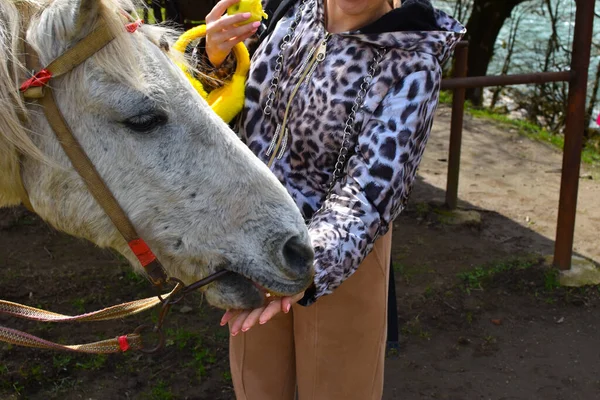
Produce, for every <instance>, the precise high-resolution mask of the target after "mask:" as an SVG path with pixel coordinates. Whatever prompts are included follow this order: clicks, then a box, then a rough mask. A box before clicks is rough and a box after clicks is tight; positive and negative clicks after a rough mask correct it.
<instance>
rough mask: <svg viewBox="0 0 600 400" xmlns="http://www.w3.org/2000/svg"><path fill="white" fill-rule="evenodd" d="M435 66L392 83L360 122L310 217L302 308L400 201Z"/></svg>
mask: <svg viewBox="0 0 600 400" xmlns="http://www.w3.org/2000/svg"><path fill="white" fill-rule="evenodd" d="M440 80H441V70H440V68H439V67H438V68H435V69H433V70H420V71H418V72H413V73H411V74H409V75H407V76H405V77H404V79H402V80H400V81H398V82H397V83H396V84H395V85H392V86H391V87H390V89H389V90H388V93H387V95H386V96H385V97H384V98H383V99H382V101H381V103H380V104H379V105H378V106H377V108H376V110H375V112H374V113H373V115H372V116H371V117H370V118H369V119H368V120H367V121H366V122H365V124H364V126H363V127H362V129H361V132H360V133H359V135H358V138H357V143H356V151H355V153H354V154H353V155H352V156H351V157H350V158H349V159H348V164H347V170H346V175H345V177H344V178H343V179H342V180H341V181H340V182H338V183H337V185H336V186H335V188H334V190H333V192H332V194H331V196H330V197H329V198H328V199H326V200H325V201H324V202H323V204H322V206H321V208H320V209H319V210H318V211H317V213H316V214H315V215H314V216H313V218H312V220H311V222H310V224H309V233H310V235H311V240H312V244H313V247H314V250H315V270H316V273H315V278H314V284H313V286H312V287H311V288H309V289H308V290H307V291H306V294H305V296H304V298H303V299H302V300H301V301H300V304H301V305H304V306H308V305H310V304H312V303H314V302H315V301H316V300H317V299H318V298H319V297H321V296H324V295H327V294H330V293H332V292H333V291H334V290H335V289H336V288H337V287H338V286H339V285H340V284H341V283H342V282H343V281H344V280H345V279H347V278H348V277H350V276H351V275H352V274H353V273H354V272H355V271H356V269H357V268H358V266H359V264H360V263H361V262H362V261H363V259H364V258H365V257H366V256H367V255H368V254H369V252H370V251H371V249H372V248H373V244H374V242H375V240H376V239H377V238H378V237H379V236H381V235H383V234H385V233H386V232H387V231H388V230H389V228H390V225H391V223H392V222H393V221H394V219H395V218H396V217H397V216H398V215H399V214H400V212H401V211H402V210H403V208H404V207H405V205H406V202H407V200H408V196H409V193H410V191H411V188H412V184H413V181H414V179H415V175H416V172H417V168H418V166H419V163H420V161H421V157H422V155H423V151H424V150H425V144H426V142H427V139H428V137H429V133H430V131H431V126H432V123H433V117H434V113H435V109H436V107H437V104H438V97H439V87H440Z"/></svg>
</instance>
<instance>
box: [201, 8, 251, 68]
mask: <svg viewBox="0 0 600 400" xmlns="http://www.w3.org/2000/svg"><path fill="white" fill-rule="evenodd" d="M235 3H237V0H221V1H220V2H219V3H217V5H216V6H215V7H214V8H213V10H212V11H211V12H210V13H209V14H208V15H207V16H206V54H207V55H208V59H209V60H210V62H211V64H212V65H213V66H215V67H219V66H220V65H221V64H222V63H223V61H225V59H226V58H227V56H228V55H229V53H230V52H231V49H232V48H233V47H234V46H235V45H236V44H238V43H240V42H242V41H244V40H246V39H248V38H249V37H250V36H252V35H253V34H254V33H255V32H256V31H257V30H258V27H259V26H260V22H259V21H255V22H253V23H251V24H245V25H240V23H242V22H244V21H246V20H247V19H248V18H250V16H251V15H252V14H250V13H239V14H234V15H223V13H224V12H225V11H226V10H227V7H229V6H231V5H233V4H235Z"/></svg>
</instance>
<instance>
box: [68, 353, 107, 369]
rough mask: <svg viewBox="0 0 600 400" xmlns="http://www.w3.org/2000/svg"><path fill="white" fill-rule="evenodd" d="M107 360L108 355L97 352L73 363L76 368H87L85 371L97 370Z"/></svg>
mask: <svg viewBox="0 0 600 400" xmlns="http://www.w3.org/2000/svg"><path fill="white" fill-rule="evenodd" d="M107 360H108V356H107V355H106V354H97V355H93V356H89V358H86V359H85V360H84V361H82V362H78V363H76V364H75V367H76V368H77V369H82V370H87V371H98V370H100V369H101V368H102V367H103V366H104V364H106V361H107Z"/></svg>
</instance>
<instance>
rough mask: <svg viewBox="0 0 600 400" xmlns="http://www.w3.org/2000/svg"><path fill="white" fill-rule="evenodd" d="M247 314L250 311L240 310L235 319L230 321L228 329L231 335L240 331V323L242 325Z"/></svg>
mask: <svg viewBox="0 0 600 400" xmlns="http://www.w3.org/2000/svg"><path fill="white" fill-rule="evenodd" d="M248 315H250V311H242V312H240V314H239V315H238V316H237V317H236V319H235V320H233V321H232V322H230V328H229V329H230V331H231V334H232V335H233V336H235V335H237V334H238V333H240V330H241V329H242V325H243V323H244V321H245V320H246V317H248Z"/></svg>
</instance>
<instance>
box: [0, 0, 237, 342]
mask: <svg viewBox="0 0 600 400" xmlns="http://www.w3.org/2000/svg"><path fill="white" fill-rule="evenodd" d="M19 6H20V10H21V14H22V20H23V21H25V22H24V26H23V27H22V32H21V35H22V36H21V38H20V40H21V44H22V48H23V51H22V54H24V55H26V56H25V62H24V64H25V66H26V68H27V70H28V71H30V70H34V68H36V69H37V68H38V65H37V59H36V56H35V52H34V51H33V49H31V47H30V46H28V44H27V42H26V40H25V32H26V30H27V26H26V25H27V24H28V22H29V20H30V18H29V17H30V16H31V15H30V13H31V10H30V9H29V7H28V6H27V5H26V4H19ZM124 16H125V17H126V18H127V19H128V21H126V23H125V29H127V31H128V32H130V33H134V32H135V31H136V30H137V28H138V27H139V26H140V24H141V23H142V21H139V20H138V21H133V20H132V19H131V17H130V16H129V15H124ZM113 39H115V35H114V33H113V32H112V31H111V30H110V28H109V27H108V26H107V25H106V24H105V23H104V22H101V23H100V24H99V26H98V27H97V28H96V29H95V30H94V31H93V32H91V33H90V34H88V35H87V36H86V37H85V38H83V39H82V40H80V41H79V42H78V43H77V44H75V45H74V46H73V47H71V48H69V49H68V50H67V51H65V52H64V53H63V54H62V55H60V56H59V57H57V58H56V59H55V60H54V61H52V62H51V63H50V64H48V65H47V66H46V67H45V68H41V69H37V71H38V72H36V73H35V74H34V75H33V76H31V77H30V78H29V79H27V80H25V82H24V83H23V84H22V85H21V87H20V91H21V93H22V95H23V97H24V98H25V100H26V101H37V102H38V104H40V105H41V106H42V109H43V111H44V115H45V117H46V119H47V121H48V123H49V124H50V126H51V128H52V130H53V131H54V134H55V135H56V137H57V139H58V141H59V142H60V144H61V147H62V149H63V150H64V152H65V153H66V154H67V156H68V158H69V160H70V161H71V164H72V165H73V168H74V169H75V170H76V171H77V173H78V174H79V175H80V176H81V178H82V179H83V181H84V183H85V184H86V186H87V188H88V190H89V191H90V193H91V194H92V196H93V197H94V198H95V199H96V201H97V202H98V204H99V205H100V206H101V207H102V209H103V210H104V212H105V213H106V214H107V215H108V217H109V218H110V219H111V221H112V222H113V224H114V225H115V227H116V228H117V230H118V231H119V232H120V234H121V235H122V236H123V238H124V239H125V240H126V241H127V243H128V245H129V247H130V248H131V250H132V251H133V253H134V254H135V256H136V257H137V259H138V260H139V262H140V264H141V265H142V266H143V267H144V270H145V272H146V275H147V277H148V279H149V281H150V282H151V283H152V284H153V285H154V286H155V287H156V288H157V289H159V290H165V287H166V286H168V285H171V286H173V285H174V287H173V288H172V290H171V291H170V292H169V293H168V294H166V295H164V296H161V295H158V296H157V297H154V298H148V299H142V300H136V301H134V302H130V303H125V304H121V305H117V306H113V307H109V308H106V309H103V310H100V311H97V312H94V313H88V314H84V315H80V316H75V317H71V316H65V315H60V314H55V313H50V312H48V311H44V310H39V309H35V308H31V307H28V306H23V305H19V304H16V303H12V302H7V301H3V300H0V314H2V313H4V314H9V315H12V316H17V317H22V318H27V319H32V320H36V321H46V322H58V321H61V322H65V321H79V322H82V321H99V320H106V319H114V318H122V317H124V316H128V315H133V314H136V313H138V312H141V311H144V310H146V309H149V308H152V307H154V306H155V305H158V304H162V310H161V312H160V315H159V319H158V323H156V324H155V325H154V326H152V325H142V326H140V327H138V329H136V331H135V332H134V333H133V334H130V335H123V336H119V337H117V338H115V339H109V340H107V341H102V342H96V343H91V344H86V345H71V346H65V345H59V344H56V343H51V342H48V341H45V340H44V339H40V338H37V337H34V336H32V335H29V334H26V333H24V332H19V331H16V330H12V329H9V328H4V327H2V326H0V340H2V341H6V342H9V343H12V344H16V345H23V346H29V347H39V348H49V349H56V350H69V351H78V352H86V353H113V352H118V351H127V350H129V349H135V350H141V351H145V352H154V351H157V350H158V349H159V348H161V347H162V346H163V343H164V336H163V334H162V330H161V327H162V323H163V321H164V318H165V316H166V314H167V313H168V311H169V309H170V307H171V306H172V305H173V304H175V303H177V302H179V301H180V300H181V299H183V297H185V296H186V295H187V294H189V293H192V292H194V291H196V290H197V289H198V288H200V287H202V286H205V285H208V284H209V283H211V282H213V281H215V280H217V279H219V278H221V277H222V276H224V275H225V274H227V273H228V272H227V271H224V270H222V271H219V272H216V273H214V274H212V275H210V276H208V277H206V278H204V279H202V280H200V281H198V282H195V283H193V284H191V285H189V286H186V285H185V284H184V283H183V282H182V281H180V280H179V279H177V278H174V277H169V276H168V274H167V272H166V271H165V268H164V267H163V265H162V264H161V262H160V261H159V260H158V258H157V257H156V256H155V255H154V253H153V252H152V250H151V249H150V247H149V246H148V245H147V244H146V242H145V241H144V240H143V239H142V238H141V237H140V236H139V234H138V233H137V231H136V229H135V227H134V226H133V224H132V222H131V221H130V219H129V218H128V217H127V215H126V214H125V212H124V211H123V209H122V208H121V206H120V205H119V203H118V202H117V200H116V199H115V197H114V195H113V194H112V193H111V191H110V190H109V189H108V187H107V186H106V184H105V182H104V181H103V179H102V177H101V176H100V174H99V173H98V171H97V170H96V168H95V167H94V165H93V163H92V162H91V161H90V159H89V158H88V157H87V155H86V153H85V151H84V150H83V148H82V147H81V145H80V144H79V142H78V141H77V139H76V138H75V136H74V135H73V133H72V132H71V130H70V129H69V126H68V124H67V122H66V121H65V119H64V117H63V115H62V113H61V111H60V108H59V107H58V105H57V104H56V100H55V97H54V94H53V92H52V88H51V87H50V86H49V85H48V84H49V83H50V82H51V81H52V79H54V78H56V77H59V76H62V75H65V74H68V73H69V72H70V71H72V70H73V69H74V68H76V67H77V66H79V65H80V64H81V63H83V62H84V61H86V60H87V59H88V58H90V57H91V56H92V55H94V54H95V53H96V52H98V51H100V50H101V49H102V48H103V47H105V46H106V45H107V44H109V43H110V42H111V41H112V40H113ZM34 64H35V65H34ZM19 178H21V176H20V173H19ZM18 181H19V185H20V191H21V194H22V201H23V204H24V205H25V206H26V207H27V208H29V209H30V210H31V211H33V207H32V205H31V203H30V201H29V196H28V195H27V191H26V189H25V187H24V185H23V182H22V180H21V179H19V180H18ZM146 329H152V330H153V331H154V332H155V333H157V334H158V335H159V343H158V345H157V346H156V347H155V348H153V349H150V350H148V349H145V348H144V346H143V344H142V341H141V337H140V333H141V332H142V331H143V330H146Z"/></svg>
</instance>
